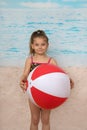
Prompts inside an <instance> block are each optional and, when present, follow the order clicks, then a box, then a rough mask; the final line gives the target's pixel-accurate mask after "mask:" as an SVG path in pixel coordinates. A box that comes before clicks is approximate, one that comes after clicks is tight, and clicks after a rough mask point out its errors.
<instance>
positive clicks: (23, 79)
mask: <svg viewBox="0 0 87 130" xmlns="http://www.w3.org/2000/svg"><path fill="white" fill-rule="evenodd" d="M30 67H31V59H30V58H27V59H26V62H25V67H24V72H23V74H22V76H21V79H20V87H21V88H22V90H23V91H24V92H25V90H26V81H27V77H28V75H29V72H30Z"/></svg>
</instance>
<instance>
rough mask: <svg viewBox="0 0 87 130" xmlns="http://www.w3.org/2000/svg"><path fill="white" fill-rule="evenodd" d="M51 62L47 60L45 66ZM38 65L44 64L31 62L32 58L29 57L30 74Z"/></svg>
mask: <svg viewBox="0 0 87 130" xmlns="http://www.w3.org/2000/svg"><path fill="white" fill-rule="evenodd" d="M50 61H51V57H50V58H49V59H48V62H47V63H46V64H49V63H50ZM40 64H44V63H37V62H33V57H32V56H31V68H30V72H31V71H32V70H33V69H34V68H35V67H37V66H38V65H40Z"/></svg>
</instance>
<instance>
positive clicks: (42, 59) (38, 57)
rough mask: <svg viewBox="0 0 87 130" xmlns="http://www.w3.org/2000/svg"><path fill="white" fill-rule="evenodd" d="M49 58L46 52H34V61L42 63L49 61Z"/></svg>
mask: <svg viewBox="0 0 87 130" xmlns="http://www.w3.org/2000/svg"><path fill="white" fill-rule="evenodd" d="M48 58H49V56H47V55H46V54H44V55H38V54H34V55H33V61H34V62H40V63H42V62H47V61H48Z"/></svg>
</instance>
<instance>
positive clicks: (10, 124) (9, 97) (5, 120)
mask: <svg viewBox="0 0 87 130" xmlns="http://www.w3.org/2000/svg"><path fill="white" fill-rule="evenodd" d="M64 69H65V70H66V72H68V73H69V75H70V76H71V77H72V79H73V80H74V84H75V85H74V88H73V89H72V90H71V95H70V97H69V98H68V100H67V101H66V102H64V104H62V105H61V106H60V107H57V108H56V109H53V110H52V112H51V120H50V122H51V130H87V68H86V67H85V68H84V67H83V68H81V67H67V68H64ZM22 72H23V68H18V67H0V130H29V125H30V110H29V105H28V97H27V95H26V94H24V93H23V92H22V90H21V88H20V87H19V80H20V76H21V74H22ZM39 130H41V123H40V125H39Z"/></svg>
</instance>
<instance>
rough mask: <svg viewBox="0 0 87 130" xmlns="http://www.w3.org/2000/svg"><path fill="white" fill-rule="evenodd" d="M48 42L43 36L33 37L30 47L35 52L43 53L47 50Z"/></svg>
mask: <svg viewBox="0 0 87 130" xmlns="http://www.w3.org/2000/svg"><path fill="white" fill-rule="evenodd" d="M47 48H48V43H47V41H46V39H45V38H41V37H37V38H34V42H33V44H32V49H33V50H34V51H35V53H36V54H39V55H43V54H45V52H46V51H47Z"/></svg>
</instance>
